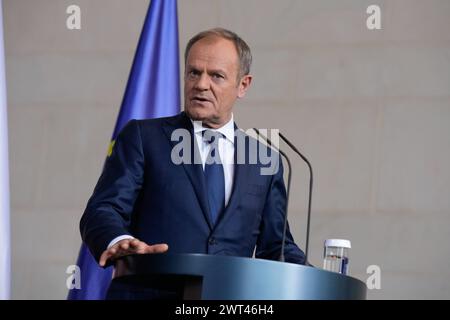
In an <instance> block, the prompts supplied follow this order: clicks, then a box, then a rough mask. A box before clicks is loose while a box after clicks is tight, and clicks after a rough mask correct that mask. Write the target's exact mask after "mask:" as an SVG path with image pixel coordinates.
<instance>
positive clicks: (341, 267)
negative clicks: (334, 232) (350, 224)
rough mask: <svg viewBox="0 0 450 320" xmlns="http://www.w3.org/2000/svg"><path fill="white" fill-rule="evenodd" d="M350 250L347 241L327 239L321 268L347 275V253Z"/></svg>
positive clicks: (349, 244)
mask: <svg viewBox="0 0 450 320" xmlns="http://www.w3.org/2000/svg"><path fill="white" fill-rule="evenodd" d="M350 248H351V243H350V241H349V240H344V239H327V240H325V245H324V252H323V268H324V269H325V270H328V271H331V272H337V273H341V274H345V275H348V262H349V257H348V251H349V249H350Z"/></svg>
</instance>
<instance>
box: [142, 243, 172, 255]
mask: <svg viewBox="0 0 450 320" xmlns="http://www.w3.org/2000/svg"><path fill="white" fill-rule="evenodd" d="M167 250H169V246H168V245H167V244H165V243H159V244H154V245H152V246H147V248H146V250H145V253H163V252H166V251H167Z"/></svg>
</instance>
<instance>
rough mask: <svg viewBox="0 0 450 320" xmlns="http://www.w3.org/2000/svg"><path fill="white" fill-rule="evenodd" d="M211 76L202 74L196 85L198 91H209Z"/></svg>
mask: <svg viewBox="0 0 450 320" xmlns="http://www.w3.org/2000/svg"><path fill="white" fill-rule="evenodd" d="M209 84H210V83H209V76H208V74H206V73H202V74H201V76H200V77H199V78H198V81H197V82H196V83H195V88H196V89H198V90H208V89H209Z"/></svg>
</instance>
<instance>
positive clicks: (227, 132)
mask: <svg viewBox="0 0 450 320" xmlns="http://www.w3.org/2000/svg"><path fill="white" fill-rule="evenodd" d="M189 120H191V122H192V125H193V127H194V132H195V133H196V134H197V133H199V132H203V131H205V130H207V129H209V130H212V131H217V132H220V133H221V134H223V135H224V136H225V137H226V138H227V139H228V140H229V141H231V142H232V143H233V144H234V117H233V114H231V119H230V121H228V122H227V123H225V124H224V125H223V126H221V127H220V128H218V129H210V128H206V127H204V126H203V124H202V123H201V121H193V120H192V119H189Z"/></svg>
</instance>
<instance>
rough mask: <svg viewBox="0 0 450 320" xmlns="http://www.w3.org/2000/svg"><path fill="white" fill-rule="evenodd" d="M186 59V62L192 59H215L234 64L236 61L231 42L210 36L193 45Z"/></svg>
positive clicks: (234, 49) (236, 56) (233, 46)
mask: <svg viewBox="0 0 450 320" xmlns="http://www.w3.org/2000/svg"><path fill="white" fill-rule="evenodd" d="M187 58H188V59H187V60H188V61H189V60H194V59H201V60H212V59H216V60H220V61H229V62H236V61H237V60H238V55H237V51H236V47H235V45H234V43H233V42H232V41H231V40H228V39H224V38H220V37H216V36H214V37H213V36H210V37H207V38H203V39H200V40H199V41H197V42H196V43H194V44H193V46H192V47H191V49H190V50H189V54H188V57H187Z"/></svg>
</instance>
